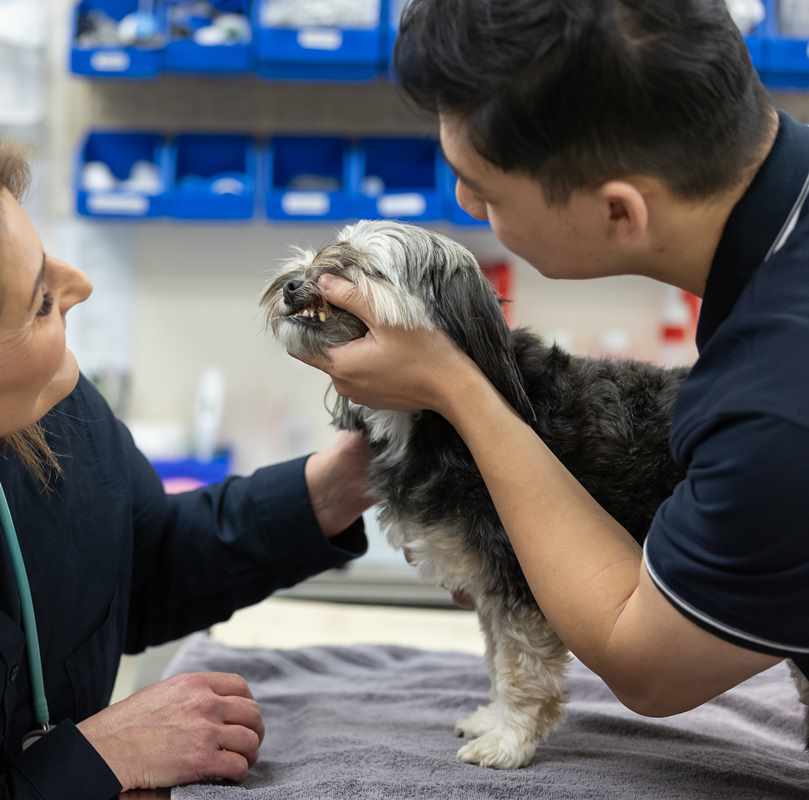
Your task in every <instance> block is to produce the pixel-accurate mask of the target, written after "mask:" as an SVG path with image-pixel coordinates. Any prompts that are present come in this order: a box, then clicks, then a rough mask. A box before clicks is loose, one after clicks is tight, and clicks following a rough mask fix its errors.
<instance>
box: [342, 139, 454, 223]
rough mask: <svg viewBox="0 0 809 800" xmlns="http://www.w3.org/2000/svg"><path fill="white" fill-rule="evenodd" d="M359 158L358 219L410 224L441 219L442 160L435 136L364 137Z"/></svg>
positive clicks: (356, 204)
mask: <svg viewBox="0 0 809 800" xmlns="http://www.w3.org/2000/svg"><path fill="white" fill-rule="evenodd" d="M357 159H358V167H357V184H356V186H355V191H356V194H355V198H356V199H355V207H356V212H355V213H356V216H357V217H359V218H361V219H398V220H403V221H413V222H415V221H429V220H437V219H442V218H443V217H444V214H445V202H444V200H445V179H444V171H443V166H442V161H443V159H442V157H441V154H440V150H439V147H438V142H436V141H435V140H434V139H402V138H390V139H380V138H376V139H363V140H362V141H361V142H360V143H359V146H358V148H357ZM376 182H378V186H373V184H374V183H376ZM369 189H370V190H371V191H369Z"/></svg>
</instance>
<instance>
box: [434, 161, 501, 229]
mask: <svg viewBox="0 0 809 800" xmlns="http://www.w3.org/2000/svg"><path fill="white" fill-rule="evenodd" d="M441 172H442V176H443V184H444V207H445V209H446V215H447V220H449V222H451V223H452V224H453V225H458V226H460V227H464V228H488V227H489V223H488V222H484V221H482V220H479V219H475V217H473V216H471V215H470V214H467V213H466V211H464V209H463V208H462V207H461V205H460V203H458V196H457V194H456V192H455V187H456V184H457V182H458V179H457V178H456V177H455V173H454V172H453V171H452V168H451V167H450V165H449V164H448V163H447V161H446V159H445V158H444V157H443V156H441Z"/></svg>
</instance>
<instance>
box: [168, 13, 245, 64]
mask: <svg viewBox="0 0 809 800" xmlns="http://www.w3.org/2000/svg"><path fill="white" fill-rule="evenodd" d="M189 5H190V0H168V7H167V16H168V20H169V22H170V21H171V19H172V14H173V11H174V9H182V8H183V7H188V6H189ZM212 5H213V6H214V7H215V8H216V10H217V11H220V12H222V13H227V14H241V15H243V16H244V17H245V19H246V20H247V21H248V22H249V21H250V18H251V17H250V8H251V1H250V0H213V2H212ZM189 22H190V29H191V30H192V32H193V31H195V30H198V29H199V28H201V27H206V26H208V25H209V24H210V21H208V20H204V19H199V20H194V19H193V18H192V19H190V20H189ZM169 33H170V38H169V42H168V45H167V46H166V59H165V70H166V71H167V72H179V73H189V72H190V73H201V74H204V73H208V74H223V73H224V74H240V73H246V72H252V70H253V44H252V39H251V40H248V41H245V42H237V43H234V44H222V45H200V44H197V42H196V41H195V40H194V38H193V36H189V37H182V38H180V37H174V36H172V35H171V27H170V26H169Z"/></svg>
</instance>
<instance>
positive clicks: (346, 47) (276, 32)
mask: <svg viewBox="0 0 809 800" xmlns="http://www.w3.org/2000/svg"><path fill="white" fill-rule="evenodd" d="M388 2H389V0H332V1H331V2H320V3H312V2H305V1H303V0H254V2H253V11H252V13H253V36H254V45H255V54H256V62H257V63H256V70H257V72H258V73H259V74H260V75H262V76H264V77H266V78H271V79H282V80H326V81H367V80H373V79H374V78H377V77H378V76H379V75H380V74H381V73H382V71H383V70H384V67H385V64H386V63H387V51H386V41H387V35H386V27H387V24H385V25H383V19H386V16H384V13H385V12H386V10H387V8H388Z"/></svg>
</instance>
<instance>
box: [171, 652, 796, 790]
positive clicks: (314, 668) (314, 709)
mask: <svg viewBox="0 0 809 800" xmlns="http://www.w3.org/2000/svg"><path fill="white" fill-rule="evenodd" d="M200 671H202V672H205V671H214V672H236V673H239V674H241V675H243V676H244V677H245V679H246V680H247V681H248V683H249V684H250V687H251V689H252V690H253V693H254V695H255V697H256V700H257V701H258V702H259V703H260V704H261V706H262V708H263V710H264V714H265V721H266V723H267V730H268V734H267V738H266V739H265V741H264V745H263V747H262V750H261V760H260V762H259V764H258V765H257V766H256V768H255V769H254V770H253V771H252V772H251V775H250V778H249V780H248V781H247V783H246V784H245V785H244V786H240V787H237V786H223V785H219V786H193V787H185V788H180V789H175V790H174V792H173V794H172V798H173V800H399V799H400V798H401V799H404V798H408V799H409V798H421V799H423V800H427V799H428V798H429V799H430V800H432V798H436V800H438V799H439V798H440V800H478V799H479V798H491V799H493V800H498V799H499V798H503V800H505V799H506V798H508V800H522V799H523V798H525V799H526V800H527V798H532V799H533V798H547V799H548V800H573V799H574V798H575V800H587V799H588V798H593V800H595V799H596V798H597V799H598V800H604V799H605V798H606V799H607V800H609V798H622V799H624V800H628V799H629V798H632V800H634V799H635V798H638V799H639V800H640V799H642V800H658V799H659V800H699V798H706V799H709V800H754V798H755V800H765V799H766V800H781V799H783V800H789V799H790V798H795V799H796V800H797V799H798V798H801V799H802V800H806V798H807V797H809V756H807V754H806V753H805V752H804V751H803V747H802V735H801V734H802V713H801V710H800V707H799V705H798V702H797V698H796V693H795V689H794V687H793V685H792V682H791V681H790V679H789V675H788V672H787V669H786V667H784V666H779V667H776V668H775V669H772V670H770V671H769V672H767V673H765V674H763V675H760V676H758V677H756V678H754V679H753V680H751V681H749V682H748V683H746V684H744V685H743V686H741V687H739V688H737V689H735V690H733V691H731V692H728V693H727V694H726V695H724V696H723V697H721V698H719V699H718V700H716V701H714V702H712V703H709V704H708V705H706V706H704V707H703V708H701V709H698V710H696V711H693V712H690V713H688V714H682V715H680V716H678V717H675V718H671V719H667V720H647V719H643V718H641V717H638V716H636V715H634V714H632V713H631V712H629V711H626V710H625V709H623V708H622V707H621V706H620V705H619V703H618V702H617V701H616V700H615V698H614V697H612V695H611V694H610V692H609V690H608V689H607V688H606V687H605V686H604V684H603V683H602V681H601V680H600V679H599V678H597V677H596V676H595V675H593V674H592V673H591V672H589V671H588V670H587V669H586V668H585V667H584V666H582V665H581V664H579V663H577V662H576V663H574V664H573V665H572V666H571V670H570V682H569V685H570V694H571V702H570V705H569V709H568V716H567V719H566V720H565V721H564V722H563V723H562V725H561V726H560V727H559V728H558V729H557V730H556V731H555V732H554V733H553V734H552V735H551V737H550V739H549V740H548V741H547V742H546V743H545V744H544V745H543V746H542V747H541V749H540V754H539V756H538V758H537V761H536V763H535V764H534V765H533V766H532V767H530V768H529V769H525V770H519V771H513V772H495V771H490V770H484V769H480V768H478V767H473V766H467V765H465V764H461V763H459V762H458V761H456V759H455V752H456V750H457V749H458V747H459V746H460V744H461V741H460V740H458V739H456V738H455V737H454V736H453V733H452V727H453V723H454V722H455V720H456V719H457V718H459V717H460V716H461V715H463V714H465V713H467V712H469V711H472V710H473V709H474V708H475V707H477V706H478V705H479V704H480V703H483V702H485V701H486V699H487V688H488V683H487V678H486V671H485V668H484V664H483V660H482V659H480V658H477V657H474V656H469V655H464V654H461V653H434V652H426V651H419V650H412V649H405V648H397V647H372V646H368V647H347V648H334V647H323V648H307V649H303V650H293V651H275V650H236V649H232V648H229V647H225V646H223V645H220V644H216V643H214V642H211V641H210V640H208V639H207V638H205V637H194V638H193V639H192V640H191V641H190V642H189V644H188V645H187V646H186V648H185V649H184V650H183V651H182V652H181V653H180V654H179V655H178V656H177V658H176V659H175V660H174V662H173V663H172V664H171V666H170V667H169V671H168V674H171V675H174V674H177V673H180V672H200Z"/></svg>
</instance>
